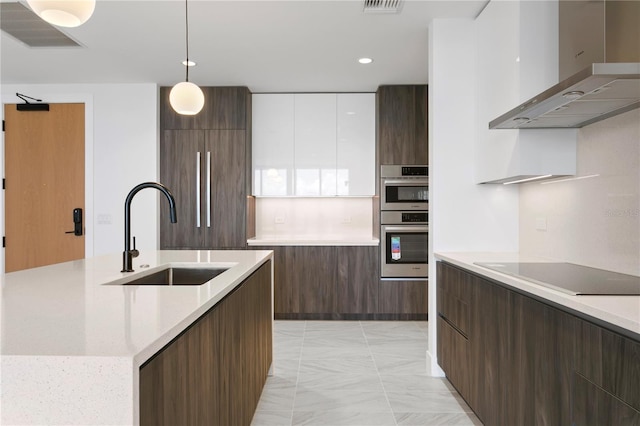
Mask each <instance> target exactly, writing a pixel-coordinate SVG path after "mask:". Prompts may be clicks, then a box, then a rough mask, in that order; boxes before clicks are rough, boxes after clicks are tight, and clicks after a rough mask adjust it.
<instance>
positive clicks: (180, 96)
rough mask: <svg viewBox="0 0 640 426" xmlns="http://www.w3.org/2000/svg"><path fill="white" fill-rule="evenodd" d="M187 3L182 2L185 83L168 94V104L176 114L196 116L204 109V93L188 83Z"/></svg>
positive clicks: (174, 87)
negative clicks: (185, 56)
mask: <svg viewBox="0 0 640 426" xmlns="http://www.w3.org/2000/svg"><path fill="white" fill-rule="evenodd" d="M187 1H188V0H185V1H184V12H185V30H186V31H185V33H186V45H187V59H186V61H185V62H184V63H185V69H186V77H185V81H183V82H182V83H178V84H176V85H175V86H173V88H172V89H171V92H169V103H170V104H171V107H172V108H173V109H174V110H175V112H177V113H178V114H182V115H196V114H197V113H199V112H200V111H201V110H202V107H204V93H202V89H200V88H199V87H198V86H197V85H196V84H193V83H191V82H190V81H189V9H188V7H187Z"/></svg>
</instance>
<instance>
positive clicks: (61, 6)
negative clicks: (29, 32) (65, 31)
mask: <svg viewBox="0 0 640 426" xmlns="http://www.w3.org/2000/svg"><path fill="white" fill-rule="evenodd" d="M27 3H28V4H29V7H31V9H32V10H33V11H34V12H35V13H36V14H37V15H38V16H39V17H41V18H42V19H44V20H45V21H47V22H48V23H50V24H53V25H57V26H59V27H77V26H80V25H82V24H84V23H85V22H87V20H89V18H91V15H93V11H94V9H95V8H96V0H27Z"/></svg>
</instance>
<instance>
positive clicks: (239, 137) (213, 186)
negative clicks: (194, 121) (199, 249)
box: [203, 130, 247, 249]
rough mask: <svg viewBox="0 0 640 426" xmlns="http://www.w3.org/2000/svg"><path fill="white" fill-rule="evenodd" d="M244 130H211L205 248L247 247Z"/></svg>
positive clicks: (206, 157)
mask: <svg viewBox="0 0 640 426" xmlns="http://www.w3.org/2000/svg"><path fill="white" fill-rule="evenodd" d="M245 137H246V134H245V131H244V130H208V131H207V132H206V152H205V153H204V154H203V155H204V157H203V159H204V168H203V179H204V180H206V179H207V177H209V179H210V180H209V182H208V185H210V186H209V188H210V189H207V188H205V191H204V196H203V204H204V206H203V208H204V211H205V213H204V226H205V227H206V235H207V238H206V245H207V246H208V247H210V248H238V249H241V248H245V247H246V245H247V236H246V235H247V234H246V224H247V222H246V208H247V193H246V191H245V188H246V183H245V179H247V176H246V174H245V156H246V149H247V148H246V145H245Z"/></svg>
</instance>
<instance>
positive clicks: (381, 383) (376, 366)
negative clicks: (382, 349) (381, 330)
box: [358, 321, 398, 426]
mask: <svg viewBox="0 0 640 426" xmlns="http://www.w3.org/2000/svg"><path fill="white" fill-rule="evenodd" d="M358 322H359V323H360V328H361V329H362V335H363V336H364V341H365V344H366V345H367V350H368V351H369V356H371V360H372V361H373V366H374V367H375V369H376V374H377V375H378V380H380V386H382V393H383V394H384V399H385V400H386V401H387V405H389V411H391V418H392V419H393V425H394V426H398V421H397V420H396V416H395V413H394V412H393V407H392V406H391V401H389V396H388V395H387V389H386V388H385V387H384V382H383V381H382V376H380V370H379V369H378V364H377V363H376V358H375V357H374V356H373V352H371V346H369V339H368V338H367V333H366V331H365V330H364V326H363V325H362V321H358Z"/></svg>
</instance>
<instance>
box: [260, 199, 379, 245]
mask: <svg viewBox="0 0 640 426" xmlns="http://www.w3.org/2000/svg"><path fill="white" fill-rule="evenodd" d="M371 206H372V200H371V197H353V198H352V197H320V198H298V197H285V198H257V199H256V238H257V239H287V240H288V239H292V240H318V239H325V240H349V239H353V240H358V239H360V240H370V239H371V238H372V237H371V235H372V230H373V218H372V215H371Z"/></svg>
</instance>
